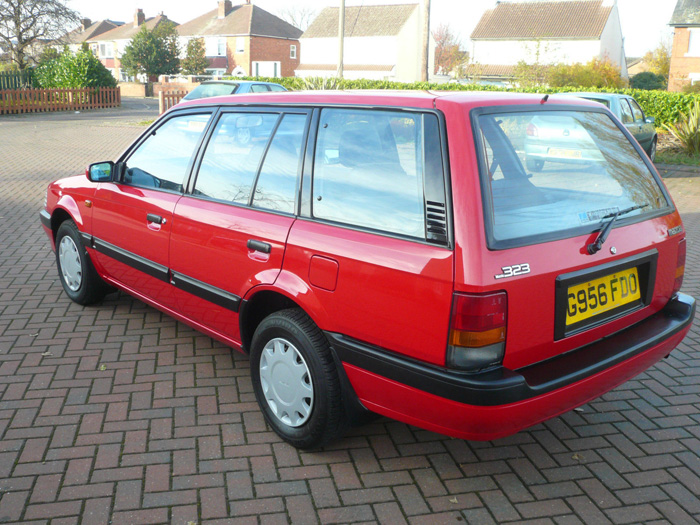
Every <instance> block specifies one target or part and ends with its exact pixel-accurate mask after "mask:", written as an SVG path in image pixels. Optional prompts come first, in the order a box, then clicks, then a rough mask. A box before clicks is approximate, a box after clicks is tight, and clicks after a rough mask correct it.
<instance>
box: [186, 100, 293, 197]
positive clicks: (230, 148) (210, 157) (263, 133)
mask: <svg viewBox="0 0 700 525" xmlns="http://www.w3.org/2000/svg"><path fill="white" fill-rule="evenodd" d="M279 117H280V116H279V115H278V114H273V113H225V114H224V115H222V116H221V118H220V119H219V122H218V123H217V124H216V128H215V129H214V133H213V134H212V137H211V139H210V140H209V144H208V146H207V150H206V152H205V153H204V157H203V158H202V163H201V165H200V167H199V173H198V174H197V181H196V183H195V187H194V192H193V193H194V194H195V195H200V196H204V197H209V198H212V199H216V200H220V201H226V202H236V203H239V204H248V203H249V202H250V196H251V192H252V190H253V185H254V184H255V178H256V176H257V173H258V170H259V168H260V164H261V162H262V158H263V154H264V153H265V149H266V147H267V143H268V141H269V140H270V136H271V135H272V131H273V129H274V127H275V125H276V123H277V120H278V119H279Z"/></svg>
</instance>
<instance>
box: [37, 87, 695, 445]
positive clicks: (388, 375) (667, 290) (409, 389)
mask: <svg viewBox="0 0 700 525" xmlns="http://www.w3.org/2000/svg"><path fill="white" fill-rule="evenodd" d="M290 107H291V108H295V111H298V112H299V115H306V118H307V122H308V128H307V133H306V134H305V142H304V148H305V154H304V155H301V153H300V155H301V156H302V157H303V159H305V160H304V163H303V167H302V168H300V169H299V173H298V177H299V192H298V194H297V196H296V198H297V207H296V208H295V212H294V213H288V214H280V213H270V212H269V211H268V210H264V209H256V208H254V207H251V206H232V205H230V204H228V203H224V202H220V201H216V200H207V199H202V198H198V197H197V196H196V195H193V193H192V184H193V183H192V182H191V181H190V182H187V181H185V182H184V183H183V188H182V191H162V189H160V188H145V187H137V186H134V185H129V184H124V183H123V182H120V181H118V180H109V181H106V182H91V181H90V180H88V178H86V177H85V176H84V175H80V176H76V177H72V178H68V179H63V180H60V181H57V182H55V183H53V184H51V185H50V187H49V190H48V199H47V206H46V209H45V210H44V211H43V212H42V223H43V225H44V229H45V230H46V233H47V235H48V236H49V238H50V239H51V241H52V243H53V242H54V241H55V238H56V232H57V230H58V228H59V226H60V224H61V223H62V221H64V220H67V219H70V220H72V221H73V222H74V223H75V224H76V226H77V228H78V230H79V231H80V234H81V238H82V240H83V244H84V246H85V248H86V250H87V254H88V255H89V258H90V260H91V261H92V263H93V264H94V267H95V269H96V271H97V273H98V274H99V276H100V277H101V278H102V279H103V280H104V281H105V282H106V283H108V284H110V285H112V286H114V287H116V288H119V289H121V290H124V291H126V292H128V293H129V294H132V295H134V296H135V297H138V298H139V299H141V300H143V301H144V302H146V303H148V304H150V305H152V306H154V307H156V308H158V309H160V310H162V311H164V312H166V313H168V314H169V315H171V316H173V317H175V318H176V319H179V320H181V321H183V322H185V323H187V324H188V325H190V326H192V327H194V328H196V329H197V330H200V331H202V332H203V333H206V334H208V335H210V336H211V337H213V338H215V339H217V340H219V341H222V342H224V343H226V344H227V345H230V346H232V347H233V348H235V349H236V350H238V351H241V352H247V351H248V350H249V348H250V344H251V340H252V337H253V333H254V332H255V330H256V326H257V325H258V324H259V323H260V322H261V320H262V318H264V316H265V315H267V314H269V313H270V312H273V311H275V309H279V308H283V307H284V308H289V307H290V306H292V307H296V308H299V309H301V310H303V312H304V313H305V314H306V315H307V316H308V317H309V318H310V319H311V320H312V321H313V323H315V325H316V326H317V327H318V328H319V329H320V330H321V331H322V332H323V334H324V335H325V337H326V338H327V340H328V342H329V345H330V348H331V349H332V351H333V356H334V359H335V360H336V364H337V365H338V373H339V375H340V378H341V383H342V384H343V395H344V398H345V399H349V400H350V401H351V402H353V403H356V402H358V401H359V404H361V405H362V406H364V407H365V408H367V409H369V410H371V411H373V412H376V413H379V414H383V415H386V416H389V417H391V418H394V419H397V420H400V421H404V422H407V423H410V424H414V425H417V426H419V427H422V428H426V429H429V430H432V431H436V432H440V433H443V434H448V435H451V436H455V437H459V438H464V439H478V440H490V439H495V438H498V437H501V436H506V435H509V434H512V433H515V432H517V431H519V430H521V429H523V428H526V427H529V426H531V425H533V424H536V423H538V422H540V421H543V420H545V419H548V418H551V417H554V416H556V415H558V414H561V413H563V412H566V411H568V410H571V409H572V408H574V407H577V406H579V405H581V404H583V403H586V402H587V401H589V400H591V399H593V398H595V397H598V396H600V395H602V394H603V393H605V392H607V391H609V390H611V389H612V388H614V387H616V386H617V385H619V384H621V383H623V382H625V381H626V380H628V379H630V378H632V377H634V376H635V375H637V374H639V373H641V372H643V371H644V370H646V369H647V368H649V367H650V366H652V365H653V364H654V363H656V362H657V361H658V360H659V359H661V358H663V357H664V356H666V355H668V354H669V353H670V352H671V351H672V350H673V348H675V347H676V346H677V345H678V344H679V343H680V341H681V340H682V339H683V337H684V336H685V335H686V333H687V331H688V329H689V326H690V322H691V320H692V317H693V315H694V309H695V302H694V300H693V299H692V298H690V297H689V296H687V295H684V294H681V293H680V292H679V287H680V280H682V272H683V266H684V258H685V251H684V250H685V246H684V238H685V234H684V232H683V231H682V223H681V218H680V216H679V214H678V212H677V211H676V209H675V207H674V205H673V203H672V201H671V199H670V196H668V194H667V193H666V190H665V188H664V187H663V183H662V182H661V180H660V179H659V177H658V174H656V172H655V170H654V168H653V165H651V164H650V163H649V161H648V159H646V157H645V156H644V154H643V152H642V151H641V149H640V148H639V146H638V145H637V144H636V143H633V139H631V137H630V136H629V135H628V134H626V131H624V129H623V126H622V125H620V124H619V123H617V121H616V120H614V119H613V117H612V116H611V115H610V116H609V118H610V119H612V120H611V121H612V122H615V125H618V127H619V128H620V134H625V136H626V137H627V140H629V141H630V143H631V144H633V145H632V146H631V147H633V148H634V149H635V151H637V153H639V159H640V162H644V163H646V166H647V168H648V170H649V172H650V173H651V175H650V177H652V178H653V180H654V181H655V183H656V184H658V187H659V192H661V193H662V194H663V195H664V196H665V198H666V199H667V204H666V205H662V204H659V207H658V209H657V212H656V213H650V215H649V216H648V217H647V216H644V220H638V219H635V220H630V221H623V220H622V219H620V221H619V223H617V224H616V227H614V228H611V229H610V231H609V238H608V240H607V243H606V245H605V246H604V248H603V249H601V250H600V251H598V252H597V253H594V254H591V253H589V252H588V251H587V248H586V247H587V246H588V245H589V244H592V243H593V242H594V241H595V240H596V238H597V237H598V236H599V234H600V229H602V226H601V227H600V228H598V227H597V225H595V227H592V228H590V230H589V231H587V232H585V233H582V234H575V235H561V236H559V237H558V238H556V236H555V238H551V239H544V240H542V241H541V242H539V241H538V242H523V243H519V244H518V243H515V244H514V245H513V246H511V247H506V248H498V249H494V248H493V247H492V246H490V243H492V241H491V240H490V239H489V229H488V227H487V225H486V224H485V223H486V222H487V221H488V217H489V216H490V214H491V215H493V210H492V209H491V210H490V209H489V207H488V205H487V204H486V203H487V201H488V199H486V197H485V195H486V193H485V190H484V188H485V185H486V184H487V182H485V181H486V178H485V175H484V170H485V169H486V170H487V171H488V169H489V168H488V166H487V167H486V168H485V167H484V166H485V164H484V162H488V159H487V161H484V160H483V158H482V157H483V156H484V155H482V154H483V151H484V150H483V149H480V148H482V146H481V145H480V141H481V140H482V138H480V128H479V125H478V122H479V121H478V117H479V115H480V114H481V113H479V112H484V111H485V112H486V113H488V112H489V111H490V109H494V108H495V109H497V110H498V111H500V112H504V114H507V115H508V114H510V113H508V111H516V112H517V111H520V110H522V109H523V108H525V110H527V111H535V110H543V111H544V110H549V109H550V108H551V109H552V110H556V109H557V108H558V107H559V108H568V110H569V111H582V112H585V111H596V112H598V113H601V112H602V111H603V110H602V109H599V108H594V107H593V105H591V104H589V103H587V102H584V101H575V100H572V99H564V98H562V99H557V98H556V97H551V98H550V99H549V100H542V99H541V97H539V96H532V95H506V94H503V93H459V94H447V93H429V92H423V93H394V92H386V93H343V92H340V93H334V94H319V93H301V94H298V93H282V94H275V93H271V94H266V95H264V96H259V95H242V96H236V97H220V98H215V99H207V100H206V101H204V102H202V101H200V103H199V104H198V103H196V102H194V103H185V104H181V105H179V106H178V108H177V109H176V110H173V111H171V112H168V113H167V114H166V115H164V116H163V117H162V119H161V120H159V121H158V122H156V123H155V124H154V126H153V129H157V128H158V126H159V125H160V124H161V123H162V122H163V120H167V119H168V118H172V117H173V116H174V115H177V114H179V113H178V112H187V111H190V112H192V111H195V112H196V111H202V108H204V110H206V111H211V112H212V113H214V114H215V115H214V116H213V117H212V118H211V120H212V121H213V120H214V119H215V118H216V112H218V111H221V110H222V108H228V109H231V108H247V110H250V109H251V108H253V109H255V108H263V109H264V110H275V111H283V110H284V108H290ZM323 108H341V109H342V108H360V109H363V110H371V109H374V110H377V109H380V110H397V111H402V112H408V114H410V115H415V114H421V115H422V114H423V113H421V112H427V113H426V114H429V115H433V116H434V117H435V118H436V119H437V122H439V148H440V153H441V155H440V158H441V159H442V166H443V168H442V169H443V171H444V173H445V179H444V180H445V189H444V195H445V202H444V203H443V204H444V205H445V206H446V212H445V213H446V217H444V218H443V219H442V220H443V223H444V225H445V226H446V230H445V235H444V241H438V242H430V241H429V239H428V240H426V239H422V240H419V241H416V240H415V239H409V238H405V237H404V236H401V235H387V234H385V233H383V232H377V231H374V230H372V229H371V228H365V227H348V226H347V225H343V224H337V223H335V222H334V221H327V220H317V219H316V218H315V217H313V216H310V214H309V213H307V212H306V211H305V210H307V207H306V206H307V204H305V202H307V203H308V201H312V200H313V201H314V203H316V202H317V200H318V199H313V198H312V197H311V188H310V187H309V184H308V183H307V182H308V181H309V180H310V179H311V177H314V176H315V175H314V172H313V162H311V161H312V159H313V143H312V141H313V139H314V137H315V136H316V134H317V133H319V129H320V128H322V127H323V126H319V124H318V123H319V117H318V113H319V112H320V111H321V110H322V109H323ZM572 108H573V109H572ZM300 118H301V116H300ZM431 118H432V117H431ZM606 118H607V115H606ZM392 122H393V121H392ZM278 125H279V124H278ZM153 129H149V130H148V131H146V132H145V133H144V135H143V137H142V138H141V139H140V141H141V142H142V141H144V140H146V139H147V138H148V137H149V136H150V135H151V134H152V133H153ZM203 133H204V135H207V133H211V131H204V132H203ZM427 137H428V135H426V140H427ZM433 138H434V140H436V141H437V138H435V137H433ZM206 140H207V139H206V138H205V139H203V142H202V143H201V144H200V146H199V148H200V150H201V149H202V148H204V147H205V145H206ZM140 141H137V142H136V143H135V146H134V147H132V148H130V149H129V150H127V151H126V152H125V154H124V155H123V156H122V157H121V158H122V159H125V158H128V157H129V155H131V154H132V152H133V150H134V148H135V147H138V144H139V143H140ZM199 155H201V153H200V154H199ZM316 162H317V163H318V160H317V161H316ZM194 169H195V168H192V167H190V170H191V171H194ZM378 169H380V168H378ZM504 171H505V169H504ZM480 174H481V175H480ZM187 175H188V174H185V178H186V179H187ZM650 180H652V179H651V178H650ZM306 192H308V193H306ZM659 202H660V201H659ZM618 211H619V210H618ZM153 216H156V217H157V218H158V219H160V221H156V222H154V221H151V220H149V219H148V217H153ZM635 217H637V216H635ZM639 217H640V218H641V217H642V215H640V216H639ZM251 240H253V241H255V242H257V243H262V244H253V245H252V247H251V244H250V241H251ZM492 244H493V243H492ZM259 246H265V247H266V248H265V250H260V249H257V248H256V247H259ZM613 246H614V248H613V249H610V248H611V247H613ZM266 251H267V253H265V252H266ZM630 265H636V266H635V267H636V268H638V269H639V272H640V273H639V275H640V277H639V278H640V280H643V278H644V277H643V276H642V274H643V275H647V274H646V273H644V272H649V273H650V274H651V275H650V277H648V282H649V283H650V284H649V285H647V289H646V292H644V291H643V293H642V295H643V296H644V295H645V293H646V295H645V297H644V298H643V300H642V299H640V303H639V305H638V306H637V307H635V308H632V309H631V310H629V311H626V312H623V313H622V314H619V315H616V316H613V317H610V318H606V319H604V320H603V321H602V322H598V323H594V324H592V325H590V326H587V327H586V328H585V329H581V330H578V331H572V332H571V333H568V332H567V330H568V328H567V326H568V325H566V326H564V325H563V324H562V321H561V319H562V318H561V315H563V314H561V312H558V310H561V309H562V308H563V306H562V303H561V302H560V300H559V299H558V295H557V293H558V292H557V286H558V284H557V283H558V280H560V281H561V280H562V279H563V282H565V283H568V282H571V283H573V282H574V281H576V279H577V278H576V275H579V274H582V275H584V276H585V275H589V277H586V279H588V280H589V281H590V282H593V280H594V278H597V276H598V275H599V274H600V269H601V268H602V269H604V271H603V273H605V271H608V272H614V271H622V270H620V269H621V268H626V267H628V266H630ZM514 269H515V270H514ZM525 269H527V272H525ZM605 269H608V270H605ZM520 272H522V273H520ZM596 272H597V273H596ZM508 273H510V274H512V275H505V274H508ZM518 273H520V274H518ZM635 275H636V274H635ZM495 276H496V277H495ZM498 276H500V277H507V278H498ZM562 276H563V277H562ZM567 279H574V280H572V281H567ZM579 280H580V279H579ZM596 282H597V281H596ZM598 286H600V285H598ZM569 289H570V288H569ZM492 293H494V294H503V295H502V297H504V298H506V299H507V307H506V308H505V309H504V310H503V316H504V320H503V323H502V324H501V325H499V326H498V327H497V328H496V330H498V331H499V333H501V334H502V335H503V342H504V345H505V350H504V353H503V355H502V359H501V361H500V362H499V363H498V364H497V365H495V366H486V367H483V368H481V369H476V370H464V369H460V368H459V367H454V366H450V364H449V362H448V360H449V358H448V357H446V355H447V352H448V350H447V349H448V347H449V346H450V345H451V340H449V338H450V337H451V335H450V334H451V327H452V325H451V323H453V322H454V310H455V308H456V307H455V304H456V303H455V301H456V299H455V297H456V295H455V294H457V296H459V295H460V294H467V296H471V295H474V296H476V297H477V298H481V297H485V296H488V295H489V294H492ZM564 293H565V294H566V292H564ZM567 301H568V299H567ZM598 301H602V296H599V297H598V299H596V303H597V302H598ZM589 304H590V303H589ZM573 308H574V310H576V306H575V303H574V307H573ZM583 322H585V321H583ZM477 331H478V330H477Z"/></svg>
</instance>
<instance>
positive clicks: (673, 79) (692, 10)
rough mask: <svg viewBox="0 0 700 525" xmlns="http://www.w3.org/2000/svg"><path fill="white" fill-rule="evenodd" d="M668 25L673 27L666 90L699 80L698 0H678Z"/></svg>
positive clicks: (679, 87)
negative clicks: (669, 68)
mask: <svg viewBox="0 0 700 525" xmlns="http://www.w3.org/2000/svg"><path fill="white" fill-rule="evenodd" d="M669 25H670V26H672V27H673V48H672V50H671V70H670V73H669V80H668V90H669V91H681V90H682V89H683V86H685V85H688V84H695V83H696V82H698V81H700V0H678V2H677V3H676V9H675V10H674V11H673V16H672V17H671V21H670V22H669Z"/></svg>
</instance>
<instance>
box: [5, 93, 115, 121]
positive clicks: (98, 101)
mask: <svg viewBox="0 0 700 525" xmlns="http://www.w3.org/2000/svg"><path fill="white" fill-rule="evenodd" d="M121 103H122V98H121V92H120V91H119V88H118V87H116V88H79V89H10V90H5V91H0V115H2V114H8V113H37V112H41V111H79V110H84V109H101V108H114V107H117V106H121Z"/></svg>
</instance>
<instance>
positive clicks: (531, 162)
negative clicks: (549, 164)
mask: <svg viewBox="0 0 700 525" xmlns="http://www.w3.org/2000/svg"><path fill="white" fill-rule="evenodd" d="M525 166H526V167H527V169H528V170H530V171H534V172H536V173H539V172H540V171H542V168H544V160H543V159H531V158H529V157H528V158H527V159H525Z"/></svg>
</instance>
